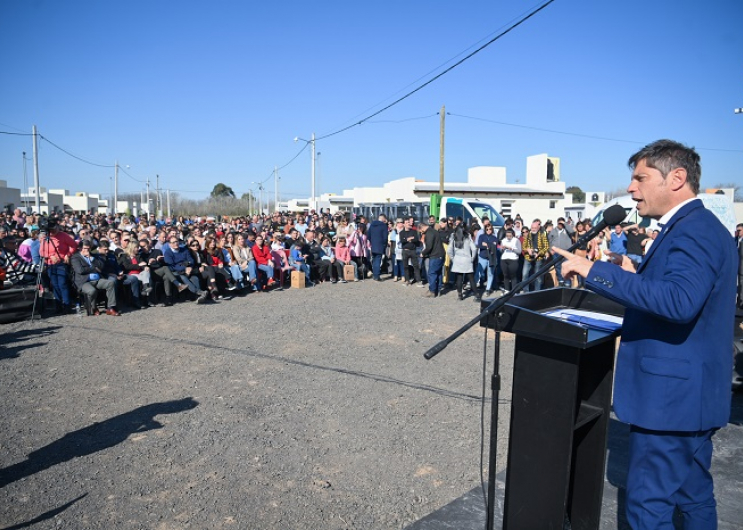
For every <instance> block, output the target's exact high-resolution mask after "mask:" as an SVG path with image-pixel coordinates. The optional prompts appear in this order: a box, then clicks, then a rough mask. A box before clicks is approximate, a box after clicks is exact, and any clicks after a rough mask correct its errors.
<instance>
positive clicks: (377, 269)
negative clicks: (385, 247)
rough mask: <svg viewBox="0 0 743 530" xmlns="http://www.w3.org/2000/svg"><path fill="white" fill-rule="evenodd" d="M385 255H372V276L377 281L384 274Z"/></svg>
mask: <svg viewBox="0 0 743 530" xmlns="http://www.w3.org/2000/svg"><path fill="white" fill-rule="evenodd" d="M383 257H384V254H372V276H374V279H375V280H378V279H379V275H380V274H382V258H383Z"/></svg>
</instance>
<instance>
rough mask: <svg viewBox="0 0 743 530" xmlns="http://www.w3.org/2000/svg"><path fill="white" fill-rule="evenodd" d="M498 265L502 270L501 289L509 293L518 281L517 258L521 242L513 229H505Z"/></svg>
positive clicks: (519, 253)
mask: <svg viewBox="0 0 743 530" xmlns="http://www.w3.org/2000/svg"><path fill="white" fill-rule="evenodd" d="M501 251H502V254H501V257H500V264H501V267H502V268H503V288H504V289H505V290H506V292H510V291H511V290H512V289H513V286H514V285H516V283H518V280H519V256H520V255H521V241H519V238H517V237H516V234H514V232H513V228H508V229H506V232H505V238H503V240H502V241H501Z"/></svg>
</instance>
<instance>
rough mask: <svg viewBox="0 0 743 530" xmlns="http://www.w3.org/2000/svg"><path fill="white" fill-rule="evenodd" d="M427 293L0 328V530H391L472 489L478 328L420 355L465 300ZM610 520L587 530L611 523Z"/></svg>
mask: <svg viewBox="0 0 743 530" xmlns="http://www.w3.org/2000/svg"><path fill="white" fill-rule="evenodd" d="M425 292H426V291H425V290H424V289H419V288H417V287H407V288H406V287H403V286H402V285H401V283H394V282H392V281H388V280H387V281H384V282H382V283H376V282H371V281H365V282H361V283H350V284H346V285H341V284H338V285H330V284H323V285H320V286H318V287H315V288H311V289H305V290H301V289H300V290H295V289H289V290H286V291H283V292H273V293H269V294H265V295H259V294H250V295H248V296H244V297H236V298H234V299H232V300H225V301H222V302H219V303H214V304H208V305H196V304H194V303H179V304H177V305H176V306H175V307H172V308H162V307H158V308H151V309H148V310H144V311H134V312H126V313H125V314H124V316H122V317H120V318H114V317H107V316H100V317H82V318H77V317H76V316H74V315H70V316H62V317H51V316H50V317H48V318H44V319H42V320H37V321H35V322H33V323H31V322H22V323H16V324H7V325H4V326H2V327H0V368H2V370H0V397H1V398H2V401H3V407H2V409H0V426H2V428H1V429H0V529H1V530H10V529H20V528H32V529H50V528H55V529H59V528H62V529H67V528H69V529H83V528H84V529H88V528H90V529H107V530H109V529H156V530H169V529H188V528H197V529H219V528H230V529H232V528H234V529H244V528H249V529H282V530H283V529H309V528H312V529H320V528H321V529H330V530H333V529H365V530H366V529H392V528H403V527H405V526H407V525H409V524H410V523H412V522H414V521H416V520H418V519H420V518H422V517H424V516H426V515H429V514H431V513H432V512H435V511H436V510H438V509H439V508H441V507H442V506H444V505H446V504H448V503H450V502H451V501H453V500H455V499H458V498H460V497H461V496H462V495H464V494H466V493H468V492H472V490H473V489H475V488H477V487H479V484H480V482H479V481H480V476H479V468H480V406H481V401H480V395H481V389H482V370H483V367H482V351H483V332H482V330H481V329H480V328H475V329H473V330H470V331H469V332H467V333H465V334H464V335H463V336H462V337H460V338H459V339H458V340H457V341H455V342H454V343H453V344H451V345H450V346H449V348H448V349H447V350H445V351H444V352H443V353H441V354H440V355H439V356H438V357H436V358H435V359H433V360H431V361H426V360H424V359H423V352H424V351H425V350H426V349H427V348H428V347H430V346H432V345H433V344H435V343H436V342H437V341H438V340H440V339H442V338H444V337H446V336H447V335H449V334H450V333H452V332H453V331H455V330H456V329H457V328H459V326H460V325H462V324H463V323H465V322H466V321H468V320H469V319H470V318H472V317H473V316H475V315H476V314H477V310H478V305H477V304H475V303H474V301H473V299H472V298H471V297H470V298H467V299H466V300H465V301H462V302H460V301H458V300H457V297H456V293H454V292H452V293H449V294H447V295H445V296H443V297H440V298H438V299H429V298H425V297H424V296H423V295H424V294H425ZM738 333H739V334H740V335H743V332H742V331H741V329H740V328H739V329H738ZM492 336H493V334H492V332H490V333H489V337H490V339H492ZM502 338H503V341H502V350H501V352H502V357H501V371H502V374H503V389H502V392H501V401H502V402H503V401H507V399H510V395H511V380H510V375H511V371H512V367H513V337H512V336H511V335H510V334H503V337H502ZM488 350H489V361H490V362H492V354H491V351H492V340H490V342H489V347H488ZM491 372H492V366H491V365H490V364H488V367H487V369H486V373H487V376H488V386H489V376H490V373H491ZM488 393H489V390H488ZM504 398H506V399H504ZM500 411H501V412H500V427H499V437H498V439H499V442H498V453H499V456H498V463H499V466H498V467H499V471H502V470H503V469H504V467H505V449H506V447H505V446H506V440H507V425H508V421H509V418H508V403H506V404H502V405H501V409H500ZM489 414H490V405H489V402H488V404H487V407H486V415H487V417H488V419H486V422H489ZM742 415H743V396H741V395H740V394H738V395H736V398H735V399H734V413H733V418H731V422H732V424H731V425H730V426H728V427H727V428H726V429H724V430H723V431H721V433H719V435H718V439H717V446H716V454H715V459H714V460H713V473H715V476H716V480H717V478H722V476H723V475H725V476H726V477H727V478H726V479H725V480H726V482H724V481H722V480H721V481H719V482H718V483H717V488H716V489H717V492H718V502H719V504H720V518H721V520H720V524H721V526H720V528H721V529H723V528H724V529H726V530H727V529H731V530H732V529H733V528H739V522H740V520H741V516H740V514H741V510H743V506H741V503H740V498H741V497H740V492H741V491H743V481H742V480H741V479H740V478H739V477H741V476H743V458H742V457H741V455H742V454H743V453H742V452H741V451H742V450H741V447H743V426H742V425H743V419H742V418H743V416H742ZM617 425H618V424H617ZM488 428H489V426H488ZM615 430H616V429H615ZM620 430H621V429H620ZM610 433H611V429H610ZM615 434H616V433H615ZM487 436H488V432H487V431H486V437H487ZM612 443H614V446H612ZM617 444H618V445H617ZM623 445H624V443H623V442H622V440H621V432H620V433H619V435H617V436H615V439H614V440H613V441H612V440H610V447H613V449H612V451H611V452H610V459H609V463H610V466H609V467H610V472H611V471H612V466H611V462H612V458H613V459H615V460H616V459H617V458H619V459H620V460H621V453H617V452H616V447H619V446H623ZM487 451H488V447H487V443H486V444H485V455H487ZM485 466H487V456H485ZM608 488H609V490H610V489H611V488H610V487H608ZM609 493H610V495H609V498H610V499H611V498H612V497H611V494H612V493H611V491H610V492H609ZM474 494H476V492H475V493H474ZM472 495H473V493H470V496H472ZM605 500H606V495H605ZM616 509H617V505H616V504H615V503H613V502H611V501H610V502H609V505H608V506H605V513H604V516H605V517H604V519H605V520H604V521H602V529H604V528H607V529H608V528H619V529H624V528H626V526H625V525H624V523H623V522H622V519H623V518H622V517H620V516H617V515H616ZM604 523H605V524H604Z"/></svg>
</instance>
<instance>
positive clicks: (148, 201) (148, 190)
mask: <svg viewBox="0 0 743 530" xmlns="http://www.w3.org/2000/svg"><path fill="white" fill-rule="evenodd" d="M149 219H150V177H147V220H148V221H149Z"/></svg>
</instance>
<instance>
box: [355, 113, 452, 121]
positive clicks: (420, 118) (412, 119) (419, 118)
mask: <svg viewBox="0 0 743 530" xmlns="http://www.w3.org/2000/svg"><path fill="white" fill-rule="evenodd" d="M439 114H440V113H439V112H434V113H433V114H429V115H428V116H418V117H417V118H405V119H404V120H372V121H369V122H368V123H405V122H409V121H416V120H427V119H428V118H433V117H434V116H438V115H439Z"/></svg>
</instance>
